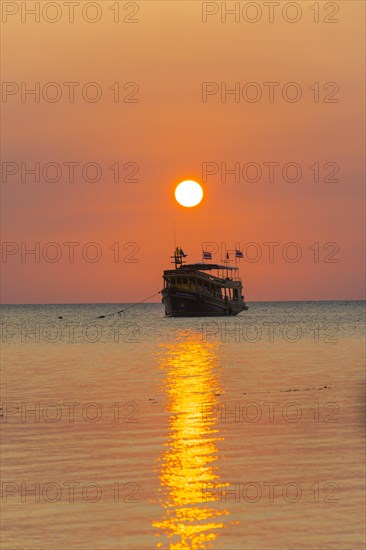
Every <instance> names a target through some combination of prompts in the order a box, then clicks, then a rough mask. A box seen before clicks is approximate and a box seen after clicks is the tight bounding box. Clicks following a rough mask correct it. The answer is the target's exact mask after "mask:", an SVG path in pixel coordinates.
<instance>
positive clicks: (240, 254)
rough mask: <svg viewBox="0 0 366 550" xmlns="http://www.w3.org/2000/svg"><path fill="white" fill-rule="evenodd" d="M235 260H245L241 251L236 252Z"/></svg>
mask: <svg viewBox="0 0 366 550" xmlns="http://www.w3.org/2000/svg"><path fill="white" fill-rule="evenodd" d="M235 258H244V256H243V253H242V251H241V250H235Z"/></svg>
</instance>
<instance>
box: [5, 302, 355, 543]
mask: <svg viewBox="0 0 366 550" xmlns="http://www.w3.org/2000/svg"><path fill="white" fill-rule="evenodd" d="M121 307H124V306H123V305H110V304H109V305H102V304H98V305H46V306H44V305H42V306H33V305H32V306H4V307H3V308H2V313H3V315H2V323H3V324H2V371H1V372H2V376H1V381H2V405H1V406H2V410H1V411H0V414H1V415H2V416H1V420H2V424H1V428H2V440H3V449H2V515H1V522H2V548H3V549H4V550H5V549H11V550H13V549H32V550H33V549H35V548H37V549H59V550H66V549H88V550H108V549H126V550H145V549H146V550H147V549H153V548H163V549H164V548H167V549H168V548H169V549H171V550H178V549H179V550H181V549H208V548H213V549H227V550H241V549H248V550H254V549H266V550H267V549H312V550H314V549H328V548H329V549H335V548H337V549H338V548H339V549H346V550H349V549H357V548H360V549H361V548H364V512H365V510H364V498H363V494H364V493H363V488H364V473H365V471H364V458H365V457H364V412H363V411H364V401H365V392H364V349H365V338H364V312H365V306H364V303H362V302H316V303H315V302H306V303H305V302H302V303H294V302H291V303H254V304H250V309H249V311H248V312H243V313H242V314H241V315H239V316H237V317H232V318H216V319H209V318H205V319H168V318H166V317H165V316H164V310H163V307H162V306H161V305H160V304H147V305H146V304H145V305H139V306H137V307H135V308H132V309H130V310H129V311H126V313H125V314H122V315H120V316H118V315H110V316H106V317H105V318H103V319H98V316H100V315H106V314H110V313H114V312H116V311H118V309H120V308H121ZM125 307H129V306H128V305H126V306H125ZM59 317H62V319H59Z"/></svg>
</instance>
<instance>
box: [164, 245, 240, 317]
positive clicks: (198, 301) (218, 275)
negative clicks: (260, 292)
mask: <svg viewBox="0 0 366 550" xmlns="http://www.w3.org/2000/svg"><path fill="white" fill-rule="evenodd" d="M204 254H206V253H204ZM207 254H209V253H207ZM185 256H186V255H185V254H184V253H183V250H182V249H181V248H177V249H176V250H175V252H174V256H171V258H173V259H174V261H173V262H172V263H174V264H175V268H174V269H167V270H165V271H164V275H163V279H164V288H163V289H162V291H161V294H162V297H163V298H162V302H163V304H164V306H165V314H166V315H168V316H169V317H206V316H218V315H237V314H238V313H240V312H241V311H243V310H247V309H248V306H247V305H246V303H245V300H244V296H243V285H242V282H241V279H240V278H239V269H238V268H237V267H232V266H229V265H219V264H213V263H196V264H185V263H184V260H183V258H184V257H185ZM209 256H211V254H209Z"/></svg>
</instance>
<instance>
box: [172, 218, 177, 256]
mask: <svg viewBox="0 0 366 550" xmlns="http://www.w3.org/2000/svg"><path fill="white" fill-rule="evenodd" d="M173 237H174V249H176V248H177V237H176V234H175V221H174V220H173Z"/></svg>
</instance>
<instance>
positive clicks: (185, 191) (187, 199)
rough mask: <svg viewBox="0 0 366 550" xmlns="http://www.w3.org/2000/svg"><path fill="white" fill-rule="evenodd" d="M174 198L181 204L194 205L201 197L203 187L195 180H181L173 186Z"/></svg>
mask: <svg viewBox="0 0 366 550" xmlns="http://www.w3.org/2000/svg"><path fill="white" fill-rule="evenodd" d="M175 198H176V200H177V202H179V204H181V205H182V206H187V207H191V206H196V205H197V204H199V203H200V202H201V200H202V198H203V189H202V187H201V186H200V184H199V183H197V182H196V181H192V180H186V181H182V182H181V183H180V184H179V185H177V187H176V188H175Z"/></svg>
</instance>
